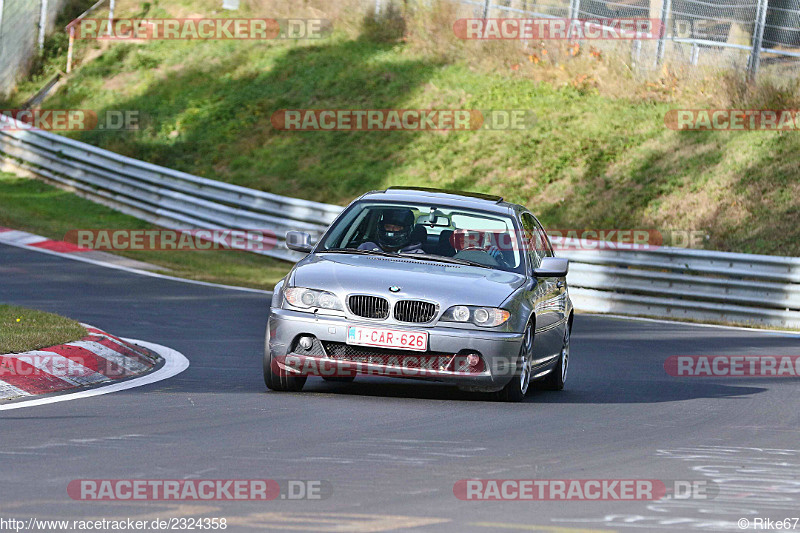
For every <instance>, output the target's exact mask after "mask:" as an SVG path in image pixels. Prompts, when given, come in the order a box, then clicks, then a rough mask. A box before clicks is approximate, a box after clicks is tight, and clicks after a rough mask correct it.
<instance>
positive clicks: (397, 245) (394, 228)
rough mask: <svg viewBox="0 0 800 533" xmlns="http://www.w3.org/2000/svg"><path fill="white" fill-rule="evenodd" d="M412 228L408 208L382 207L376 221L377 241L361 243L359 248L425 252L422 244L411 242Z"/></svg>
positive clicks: (412, 223)
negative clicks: (378, 218)
mask: <svg viewBox="0 0 800 533" xmlns="http://www.w3.org/2000/svg"><path fill="white" fill-rule="evenodd" d="M413 228H414V213H413V212H412V211H411V209H408V208H402V207H401V208H393V209H384V210H383V212H382V213H381V218H380V220H379V221H378V242H377V244H376V243H374V242H371V241H368V242H365V243H362V244H361V245H360V246H359V247H358V249H359V250H371V251H379V252H380V251H383V252H402V253H418V254H422V253H425V250H423V249H422V244H421V243H418V242H415V243H412V242H411V232H412V230H413Z"/></svg>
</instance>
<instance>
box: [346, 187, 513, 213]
mask: <svg viewBox="0 0 800 533" xmlns="http://www.w3.org/2000/svg"><path fill="white" fill-rule="evenodd" d="M359 199H360V200H377V201H382V202H408V203H425V202H435V203H436V204H437V205H440V206H448V207H463V208H473V209H481V210H483V211H490V212H493V213H504V214H508V213H509V210H515V209H518V208H520V207H521V206H518V205H517V204H512V203H509V202H506V201H504V200H503V198H502V197H500V196H492V195H489V194H481V193H474V192H466V191H454V190H447V189H429V188H425V187H389V188H388V189H386V190H383V191H370V192H368V193H366V194H363V195H362V196H361V198H359Z"/></svg>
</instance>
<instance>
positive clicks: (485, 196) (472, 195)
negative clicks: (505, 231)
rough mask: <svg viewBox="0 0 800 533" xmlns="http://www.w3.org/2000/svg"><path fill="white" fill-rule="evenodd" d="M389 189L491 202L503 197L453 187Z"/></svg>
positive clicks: (401, 187) (499, 200)
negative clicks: (465, 197) (433, 193)
mask: <svg viewBox="0 0 800 533" xmlns="http://www.w3.org/2000/svg"><path fill="white" fill-rule="evenodd" d="M386 190H387V191H421V192H436V193H440V194H454V195H456V196H468V197H470V198H479V199H481V200H489V201H490V202H497V203H499V202H502V201H503V197H502V196H497V195H494V194H483V193H480V192H469V191H456V190H452V189H434V188H432V187H404V186H398V187H388V188H387V189H386Z"/></svg>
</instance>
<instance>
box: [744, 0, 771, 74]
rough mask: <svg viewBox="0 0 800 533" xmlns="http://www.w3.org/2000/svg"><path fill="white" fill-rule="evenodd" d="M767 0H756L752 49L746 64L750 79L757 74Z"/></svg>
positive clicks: (765, 20) (765, 19)
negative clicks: (756, 7)
mask: <svg viewBox="0 0 800 533" xmlns="http://www.w3.org/2000/svg"><path fill="white" fill-rule="evenodd" d="M768 7H769V5H768V4H767V0H758V9H757V10H756V20H755V26H754V28H753V49H752V50H751V51H750V61H749V62H748V65H747V70H748V72H747V75H748V78H749V79H750V81H753V80H755V79H756V76H758V67H759V66H760V65H761V45H762V44H763V42H764V26H765V25H766V23H767V9H768Z"/></svg>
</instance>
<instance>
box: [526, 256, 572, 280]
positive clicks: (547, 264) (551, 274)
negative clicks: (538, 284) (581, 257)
mask: <svg viewBox="0 0 800 533" xmlns="http://www.w3.org/2000/svg"><path fill="white" fill-rule="evenodd" d="M568 271H569V259H562V258H560V257H544V258H542V264H540V265H539V268H535V269H534V270H533V275H534V276H536V277H537V278H563V277H565V276H566V275H567V272H568Z"/></svg>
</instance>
